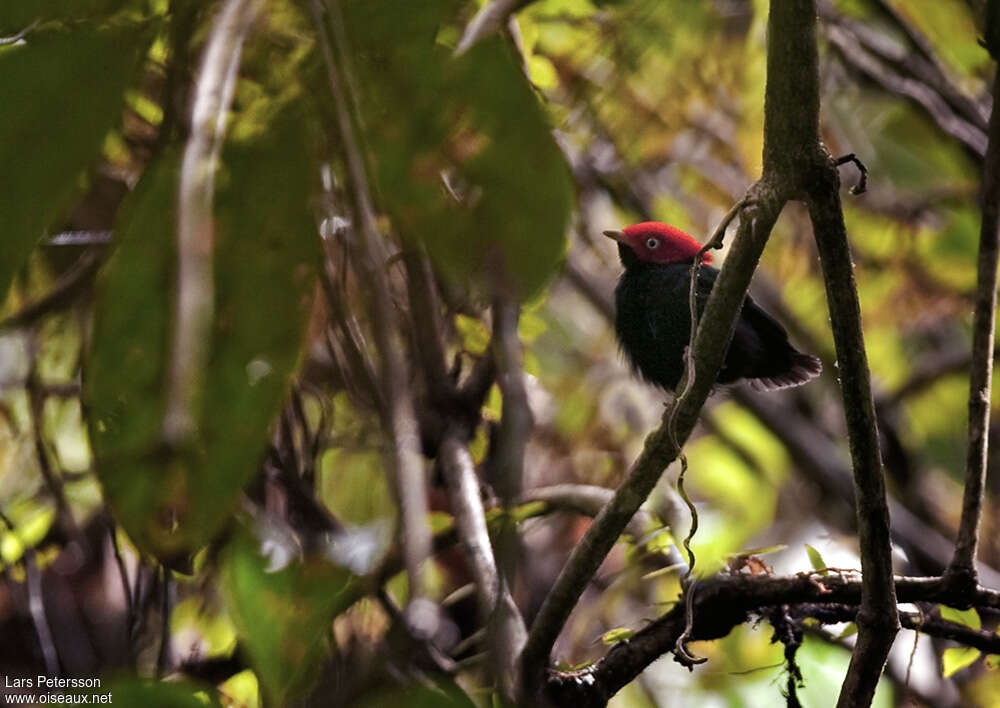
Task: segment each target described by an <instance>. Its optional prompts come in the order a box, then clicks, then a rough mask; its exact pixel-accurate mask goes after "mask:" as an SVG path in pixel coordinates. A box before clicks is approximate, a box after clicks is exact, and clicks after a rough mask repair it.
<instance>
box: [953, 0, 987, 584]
mask: <svg viewBox="0 0 1000 708" xmlns="http://www.w3.org/2000/svg"><path fill="white" fill-rule="evenodd" d="M994 4H995V5H997V6H1000V3H994ZM998 100H1000V71H997V73H996V76H995V77H994V79H993V112H992V115H991V116H990V124H989V128H988V143H987V147H986V159H985V164H984V166H983V191H982V208H983V217H982V218H983V221H982V224H981V226H980V232H979V268H978V286H977V288H976V311H975V316H974V318H973V324H972V364H971V365H970V367H969V369H970V372H969V378H970V380H969V449H968V452H967V454H966V458H965V492H964V494H963V498H962V520H961V522H960V524H959V528H958V541H957V542H956V544H955V555H954V556H953V557H952V560H951V566H950V567H949V568H948V571H949V573H957V574H961V575H964V576H966V581H967V582H970V583H972V584H975V583H976V565H975V561H976V546H977V545H978V543H979V519H980V516H981V515H982V509H983V488H984V486H985V484H986V460H987V448H988V445H989V427H990V425H989V424H990V391H991V387H992V382H993V339H994V326H995V325H994V322H995V320H996V309H997V257H998V254H1000V109H998V107H997V101H998Z"/></svg>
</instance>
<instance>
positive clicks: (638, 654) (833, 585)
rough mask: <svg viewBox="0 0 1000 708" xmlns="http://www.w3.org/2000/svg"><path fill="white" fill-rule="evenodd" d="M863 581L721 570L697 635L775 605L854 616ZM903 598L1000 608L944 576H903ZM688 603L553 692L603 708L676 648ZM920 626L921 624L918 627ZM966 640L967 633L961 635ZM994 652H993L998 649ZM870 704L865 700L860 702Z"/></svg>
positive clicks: (833, 618)
mask: <svg viewBox="0 0 1000 708" xmlns="http://www.w3.org/2000/svg"><path fill="white" fill-rule="evenodd" d="M862 584H863V581H859V580H857V579H847V578H844V577H842V576H840V575H829V576H825V577H817V575H816V574H815V573H799V574H797V575H790V576H763V575H758V576H752V575H745V574H738V575H717V576H715V577H712V578H709V579H707V580H703V581H701V582H700V583H699V586H698V593H697V594H696V595H695V600H694V617H695V622H694V626H693V628H692V636H691V638H692V639H694V640H698V641H701V640H711V639H718V638H720V637H724V636H726V635H727V634H729V632H730V631H731V630H732V629H733V628H734V627H736V626H737V625H740V624H743V623H745V622H747V621H750V620H752V619H753V618H754V617H759V616H760V615H761V612H762V611H764V610H766V609H767V608H770V607H780V606H782V605H790V606H791V609H792V610H794V611H795V612H796V614H799V615H801V616H819V618H820V619H821V621H822V620H823V617H824V615H825V618H826V621H830V622H839V621H846V620H850V619H854V617H853V615H852V614H851V613H856V612H857V607H858V605H859V603H860V602H861V596H862V594H863V589H862ZM896 587H897V589H898V592H899V600H900V602H936V603H941V604H946V605H954V604H955V603H958V604H959V605H960V606H964V605H970V604H971V605H972V606H974V607H980V608H996V607H998V606H1000V593H997V592H995V591H991V590H986V589H984V588H975V589H974V590H972V591H971V592H965V591H959V590H956V589H955V588H954V587H953V586H952V585H951V584H949V583H948V582H947V581H946V580H945V579H944V578H940V577H938V578H907V577H900V578H897V579H896ZM684 626H685V611H684V607H683V605H682V604H677V605H676V606H675V607H674V608H673V609H672V610H670V611H669V612H667V613H666V614H665V615H663V616H662V617H660V618H659V619H657V620H656V621H655V622H653V623H651V624H649V625H648V626H646V627H644V628H643V629H642V630H640V631H639V632H637V633H636V634H635V636H633V637H632V638H630V639H629V640H628V641H626V642H621V643H619V644H616V645H615V646H614V647H612V648H611V649H610V650H609V651H608V653H607V654H606V655H605V656H604V658H602V659H601V660H599V661H598V662H597V663H596V664H594V665H593V666H590V667H588V668H586V669H583V670H582V671H578V672H560V671H554V670H553V671H550V672H549V674H548V677H547V680H546V693H547V694H548V696H549V697H550V698H552V699H553V700H554V702H557V704H558V705H569V704H570V703H572V705H574V706H575V707H576V708H590V706H604V705H605V703H606V702H607V700H608V699H609V698H610V697H611V696H613V695H614V694H615V693H617V692H618V691H620V690H621V689H622V688H624V687H625V686H626V685H628V683H630V682H631V681H632V680H634V679H635V677H636V676H638V675H639V673H641V672H642V671H643V669H645V668H646V667H647V666H649V664H651V663H652V662H654V661H656V660H657V659H658V658H660V657H661V656H663V655H664V654H665V653H667V652H669V651H671V650H672V649H673V646H674V643H675V642H676V641H677V637H678V636H680V634H681V632H683V631H684ZM926 626H927V627H928V631H927V633H933V634H934V635H935V636H938V635H940V636H944V637H946V638H949V639H954V640H955V641H963V642H964V641H968V642H969V645H970V646H979V647H983V646H986V647H991V648H993V647H998V648H1000V638H997V637H996V636H989V637H988V636H986V635H987V634H989V633H988V632H982V633H980V632H966V631H962V630H961V629H959V626H958V625H955V624H954V623H950V622H947V623H946V622H944V621H943V620H938V621H935V622H930V623H927V624H926ZM913 628H914V629H917V627H913ZM960 637H961V638H960ZM993 650H995V649H987V651H993ZM857 705H864V704H857Z"/></svg>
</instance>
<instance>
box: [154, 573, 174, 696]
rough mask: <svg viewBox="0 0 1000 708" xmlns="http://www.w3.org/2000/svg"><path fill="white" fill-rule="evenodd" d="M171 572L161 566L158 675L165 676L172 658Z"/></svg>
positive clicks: (157, 655)
mask: <svg viewBox="0 0 1000 708" xmlns="http://www.w3.org/2000/svg"><path fill="white" fill-rule="evenodd" d="M170 583H171V581H170V571H169V570H167V568H166V567H165V566H160V592H161V593H162V594H161V595H160V649H159V651H158V652H157V653H156V675H157V676H158V677H159V676H163V675H164V674H166V671H167V668H168V667H167V662H168V660H169V658H170Z"/></svg>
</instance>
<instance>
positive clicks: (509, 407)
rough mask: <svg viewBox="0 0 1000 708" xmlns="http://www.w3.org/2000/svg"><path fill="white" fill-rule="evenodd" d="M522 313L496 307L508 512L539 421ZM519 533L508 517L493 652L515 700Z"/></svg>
mask: <svg viewBox="0 0 1000 708" xmlns="http://www.w3.org/2000/svg"><path fill="white" fill-rule="evenodd" d="M520 312H521V308H520V306H519V305H518V304H517V302H516V301H514V299H513V298H512V297H510V296H509V295H498V296H497V298H496V299H495V300H494V302H493V343H494V344H493V346H494V350H493V355H494V357H495V358H496V364H497V373H498V377H497V383H498V385H499V387H500V393H501V394H502V396H503V412H502V413H501V417H500V431H499V434H498V436H497V441H496V445H495V449H494V451H493V470H494V472H495V477H494V484H495V485H496V488H497V492H498V493H499V495H500V500H501V503H502V504H503V508H504V509H505V510H509V509H510V507H511V506H512V505H513V504H515V503H516V501H515V500H516V499H517V498H518V497H519V496H520V494H521V487H522V485H523V482H524V451H525V448H526V447H527V445H528V438H529V437H530V436H531V429H532V428H533V427H534V424H535V421H534V418H533V416H532V414H531V407H530V406H529V405H528V392H527V390H526V389H525V387H524V357H523V353H522V351H521V339H520V337H519V336H518V333H517V325H518V319H519V317H520ZM518 543H519V541H518V537H517V529H516V527H515V525H514V523H513V521H512V519H511V518H510V516H509V515H507V514H505V515H504V517H503V525H502V527H501V529H500V533H499V534H498V537H497V549H496V553H497V558H498V560H499V565H500V569H501V575H500V582H501V588H502V590H501V595H500V597H499V598H498V604H497V606H496V610H495V612H494V615H493V618H492V622H491V634H492V647H493V651H494V653H495V654H496V656H497V657H498V659H499V660H500V662H501V666H502V667H503V672H502V674H501V679H502V680H503V681H504V683H505V692H506V693H508V694H509V695H511V696H513V694H514V693H515V692H516V691H518V690H519V688H520V683H521V670H520V668H521V665H520V664H519V658H520V656H521V650H522V648H523V647H524V644H525V641H526V640H527V631H526V629H525V626H524V620H523V619H522V618H521V614H520V612H519V611H518V609H517V607H516V606H515V605H514V601H513V599H512V598H511V596H510V592H509V591H508V588H509V586H510V585H511V581H512V579H513V577H514V573H515V572H516V567H517V548H518Z"/></svg>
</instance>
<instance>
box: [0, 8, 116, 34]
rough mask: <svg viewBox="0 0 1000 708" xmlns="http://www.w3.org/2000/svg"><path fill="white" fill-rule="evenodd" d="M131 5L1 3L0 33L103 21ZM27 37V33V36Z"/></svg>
mask: <svg viewBox="0 0 1000 708" xmlns="http://www.w3.org/2000/svg"><path fill="white" fill-rule="evenodd" d="M128 4H134V3H130V2H129V0H23V1H22V2H5V3H2V4H0V33H2V34H4V35H9V34H14V33H17V32H20V31H21V30H23V29H25V28H27V27H29V26H30V25H31V24H32V23H33V22H39V23H41V22H48V21H52V20H55V21H63V22H76V21H80V20H97V19H104V18H107V17H109V16H110V15H112V14H113V13H115V12H117V11H118V10H120V9H121V8H122V7H124V6H126V5H128ZM28 34H30V33H28Z"/></svg>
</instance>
